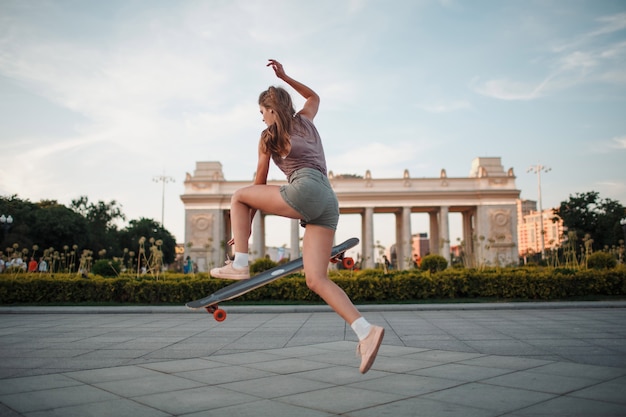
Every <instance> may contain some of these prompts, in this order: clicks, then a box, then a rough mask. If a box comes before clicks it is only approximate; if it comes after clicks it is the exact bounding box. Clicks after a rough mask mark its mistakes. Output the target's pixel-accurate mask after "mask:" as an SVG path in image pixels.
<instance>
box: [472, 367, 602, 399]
mask: <svg viewBox="0 0 626 417" xmlns="http://www.w3.org/2000/svg"><path fill="white" fill-rule="evenodd" d="M481 382H482V383H484V384H490V385H499V386H503V387H510V388H522V389H527V390H530V391H541V392H545V393H550V394H566V393H569V392H572V391H576V390H580V389H582V388H586V387H590V386H593V385H596V384H597V383H598V382H597V381H596V380H595V379H591V378H585V377H583V376H578V377H572V376H560V375H548V374H540V373H535V372H531V371H517V372H512V373H508V374H506V375H500V376H496V377H493V378H488V379H483V380H482V381H481Z"/></svg>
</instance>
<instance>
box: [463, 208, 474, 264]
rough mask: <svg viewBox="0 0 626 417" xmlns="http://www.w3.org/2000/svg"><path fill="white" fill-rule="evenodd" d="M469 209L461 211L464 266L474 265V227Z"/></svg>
mask: <svg viewBox="0 0 626 417" xmlns="http://www.w3.org/2000/svg"><path fill="white" fill-rule="evenodd" d="M472 221H473V215H472V212H471V211H464V212H463V252H464V256H465V263H466V266H470V267H474V266H475V264H474V228H473V226H472Z"/></svg>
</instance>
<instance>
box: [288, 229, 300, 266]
mask: <svg viewBox="0 0 626 417" xmlns="http://www.w3.org/2000/svg"><path fill="white" fill-rule="evenodd" d="M290 236H291V238H290V243H289V244H290V246H291V248H290V252H289V255H290V260H292V261H293V260H294V259H298V258H299V257H300V220H298V219H291V235H290Z"/></svg>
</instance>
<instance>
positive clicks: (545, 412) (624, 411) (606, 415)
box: [502, 397, 626, 417]
mask: <svg viewBox="0 0 626 417" xmlns="http://www.w3.org/2000/svg"><path fill="white" fill-rule="evenodd" d="M625 415H626V407H624V406H623V405H620V404H613V403H606V402H602V401H594V400H587V399H582V398H572V397H557V398H554V399H551V400H548V401H545V402H542V403H540V404H536V405H533V406H530V407H527V408H524V409H522V410H518V411H515V412H513V413H507V414H502V417H547V416H550V417H588V416H594V417H622V416H625Z"/></svg>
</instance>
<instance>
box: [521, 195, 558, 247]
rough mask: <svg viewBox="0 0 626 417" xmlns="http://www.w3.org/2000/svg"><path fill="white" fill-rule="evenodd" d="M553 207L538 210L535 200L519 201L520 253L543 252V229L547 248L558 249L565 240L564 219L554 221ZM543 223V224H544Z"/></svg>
mask: <svg viewBox="0 0 626 417" xmlns="http://www.w3.org/2000/svg"><path fill="white" fill-rule="evenodd" d="M555 217H556V216H555V214H554V212H553V209H551V208H549V209H545V210H544V211H543V213H540V212H538V211H537V202H536V201H533V200H518V201H517V218H518V219H519V222H518V224H517V242H518V247H519V255H520V256H526V255H531V254H534V253H541V231H542V230H543V234H544V248H545V250H550V249H556V248H557V247H560V246H561V243H562V242H563V220H561V219H559V220H558V221H557V222H553V221H552V219H553V218H555ZM542 223H543V226H542Z"/></svg>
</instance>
